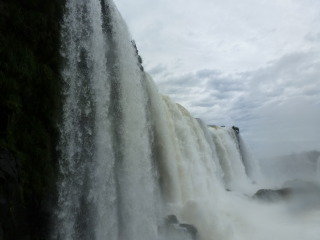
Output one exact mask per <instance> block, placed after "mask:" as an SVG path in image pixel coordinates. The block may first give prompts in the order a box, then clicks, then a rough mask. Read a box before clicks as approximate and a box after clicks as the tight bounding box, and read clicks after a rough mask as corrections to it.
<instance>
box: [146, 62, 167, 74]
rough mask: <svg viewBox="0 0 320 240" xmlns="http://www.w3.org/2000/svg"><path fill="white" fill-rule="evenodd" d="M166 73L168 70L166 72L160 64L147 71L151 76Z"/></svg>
mask: <svg viewBox="0 0 320 240" xmlns="http://www.w3.org/2000/svg"><path fill="white" fill-rule="evenodd" d="M167 71H168V70H167V67H165V66H164V65H162V64H159V65H157V66H155V67H153V68H151V69H150V70H149V73H150V74H151V75H158V74H162V73H165V72H167Z"/></svg>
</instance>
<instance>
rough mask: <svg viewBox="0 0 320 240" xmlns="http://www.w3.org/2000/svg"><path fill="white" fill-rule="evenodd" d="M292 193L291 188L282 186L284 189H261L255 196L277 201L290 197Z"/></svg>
mask: <svg viewBox="0 0 320 240" xmlns="http://www.w3.org/2000/svg"><path fill="white" fill-rule="evenodd" d="M291 194H292V189H291V188H282V189H276V190H273V189H260V190H258V191H257V192H256V193H255V194H254V195H253V198H255V199H258V200H262V201H268V202H275V201H280V200H285V199H288V198H289V197H290V196H291Z"/></svg>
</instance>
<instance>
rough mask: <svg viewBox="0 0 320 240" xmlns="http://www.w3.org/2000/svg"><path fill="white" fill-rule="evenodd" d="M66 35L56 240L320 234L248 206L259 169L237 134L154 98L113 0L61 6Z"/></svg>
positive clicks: (73, 0)
mask: <svg viewBox="0 0 320 240" xmlns="http://www.w3.org/2000/svg"><path fill="white" fill-rule="evenodd" d="M62 29H63V30H62V40H63V46H62V50H61V53H62V56H63V57H64V59H65V67H64V69H63V72H62V76H63V78H64V81H65V88H64V96H65V102H64V106H63V120H62V122H61V126H60V130H61V132H60V135H61V138H60V144H59V151H60V153H61V157H60V173H61V174H60V179H59V182H58V192H59V196H58V204H57V208H56V210H55V214H54V215H55V217H54V227H53V231H52V234H51V239H56V240H58V239H59V240H76V239H77V240H89V239H90V240H157V239H159V240H183V239H194V238H198V239H201V240H216V239H219V240H224V239H226V240H228V239H230V240H233V239H255V240H262V239H284V240H287V239H300V238H296V237H297V236H299V237H301V236H303V237H304V239H316V238H312V237H314V236H319V231H314V230H313V228H312V227H310V226H311V225H308V226H309V227H310V229H312V231H309V232H308V234H309V235H310V236H309V235H307V234H305V235H304V234H302V232H299V230H300V228H297V227H296V226H300V225H299V224H298V223H297V222H296V221H294V220H292V218H291V217H288V216H287V215H286V214H282V215H281V214H279V211H284V210H283V209H285V208H283V206H282V205H277V206H274V205H272V206H271V205H265V204H261V203H259V202H257V201H255V200H253V199H252V198H251V195H252V194H253V193H254V191H255V190H257V189H258V187H257V186H256V185H254V184H253V183H254V182H256V181H259V167H258V165H257V163H255V161H253V158H251V157H250V155H249V154H248V151H247V149H246V147H245V145H244V143H243V140H242V139H241V136H240V135H239V134H238V133H236V132H235V131H234V129H232V128H225V127H216V126H212V127H208V126H207V125H206V124H205V123H203V122H202V121H201V120H199V119H195V118H193V117H192V116H191V115H190V114H189V113H188V111H187V110H186V109H184V108H183V107H182V106H180V105H179V104H176V103H174V102H172V101H171V100H170V98H169V97H167V96H162V95H161V94H160V93H159V92H158V90H157V88H156V86H155V85H154V83H153V81H152V79H151V77H150V76H149V75H148V74H147V73H145V72H144V71H143V68H142V66H141V61H139V60H140V58H139V56H138V53H137V50H136V47H135V44H134V42H133V41H131V37H130V35H129V33H128V31H127V27H126V25H125V23H124V22H123V20H122V18H121V16H120V14H119V13H118V11H117V9H116V7H115V5H114V4H113V2H112V1H111V0H110V1H109V0H100V1H98V0H67V3H66V12H65V16H64V21H63V24H62ZM279 209H280V210H279ZM169 215H175V216H176V218H177V219H178V221H179V222H168V217H167V216H169ZM280 216H281V217H280ZM283 216H285V217H283ZM273 218H274V219H273ZM305 218H308V217H307V216H305ZM308 219H309V218H308ZM314 219H317V220H319V218H318V215H314V216H312V217H311V220H310V219H309V220H310V221H311V222H312V221H313V220H314ZM273 220H274V221H273ZM314 221H315V220H314ZM179 223H180V224H181V223H185V224H188V226H189V230H188V227H185V226H183V225H179ZM286 224H289V227H287V225H286ZM190 226H192V227H194V229H195V228H196V229H197V233H196V234H194V235H193V234H192V231H190ZM280 227H281V228H283V229H279V228H280ZM297 229H298V230H297ZM288 230H289V232H288ZM297 232H298V233H300V235H299V234H297ZM272 234H277V235H275V236H274V237H272ZM317 234H318V235H317ZM308 236H309V238H306V237H308Z"/></svg>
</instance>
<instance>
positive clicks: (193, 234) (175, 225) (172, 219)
mask: <svg viewBox="0 0 320 240" xmlns="http://www.w3.org/2000/svg"><path fill="white" fill-rule="evenodd" d="M161 229H162V230H161V232H162V234H163V235H165V237H166V239H174V238H175V237H177V236H178V237H179V238H183V239H191V240H196V239H198V230H197V228H196V227H195V226H193V225H191V224H187V223H181V222H180V221H179V220H178V218H177V216H176V215H168V216H167V217H166V219H165V221H164V225H163V226H162V227H161Z"/></svg>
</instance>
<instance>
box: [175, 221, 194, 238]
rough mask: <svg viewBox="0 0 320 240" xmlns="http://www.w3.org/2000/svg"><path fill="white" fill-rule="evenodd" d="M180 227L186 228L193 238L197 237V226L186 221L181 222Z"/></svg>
mask: <svg viewBox="0 0 320 240" xmlns="http://www.w3.org/2000/svg"><path fill="white" fill-rule="evenodd" d="M179 226H180V227H182V228H184V229H185V230H186V231H187V232H188V233H189V234H190V235H191V237H192V239H197V235H198V230H197V228H196V227H195V226H193V225H191V224H186V223H180V224H179Z"/></svg>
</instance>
